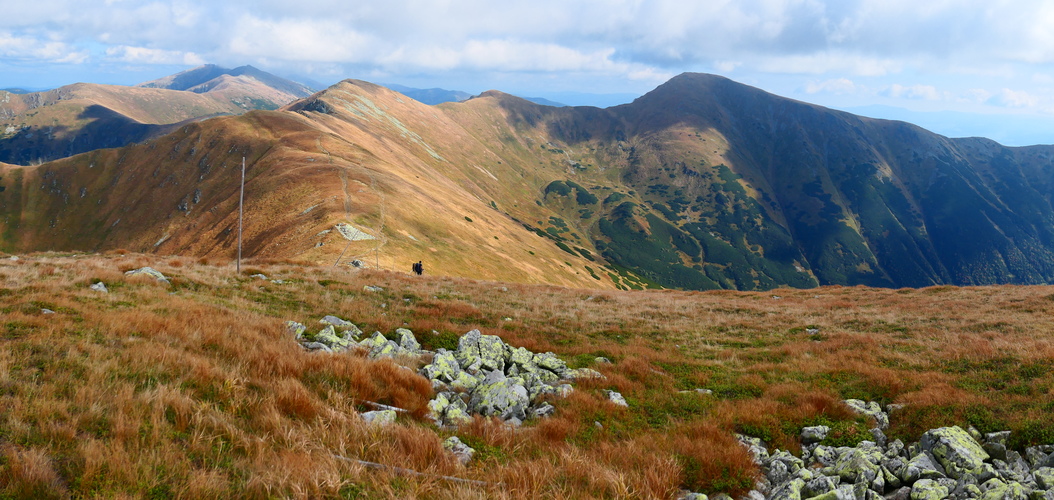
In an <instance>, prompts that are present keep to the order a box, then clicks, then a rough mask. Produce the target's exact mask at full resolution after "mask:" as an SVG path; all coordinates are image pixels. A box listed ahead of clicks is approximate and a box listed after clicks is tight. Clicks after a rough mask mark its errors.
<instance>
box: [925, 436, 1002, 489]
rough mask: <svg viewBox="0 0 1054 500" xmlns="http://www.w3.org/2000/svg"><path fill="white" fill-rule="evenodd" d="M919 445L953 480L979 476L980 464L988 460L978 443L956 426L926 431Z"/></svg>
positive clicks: (986, 454)
mask: <svg viewBox="0 0 1054 500" xmlns="http://www.w3.org/2000/svg"><path fill="white" fill-rule="evenodd" d="M919 444H920V445H921V446H922V449H923V450H926V451H929V452H930V453H932V454H933V456H934V457H935V458H936V459H937V461H938V462H939V463H940V464H941V466H942V467H944V470H945V471H946V473H947V475H948V476H950V477H952V478H955V479H959V478H961V477H963V476H964V475H967V474H970V475H977V474H980V473H981V471H982V464H983V463H984V461H985V460H988V458H989V456H988V453H986V452H985V451H984V449H983V448H981V445H980V443H978V442H977V441H975V440H974V439H973V437H971V436H970V434H969V433H967V432H966V431H965V430H963V429H962V428H961V427H958V426H956V427H941V428H939V429H933V430H930V431H927V432H926V433H925V434H923V435H922V439H921V440H920V441H919Z"/></svg>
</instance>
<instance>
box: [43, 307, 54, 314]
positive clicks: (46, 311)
mask: <svg viewBox="0 0 1054 500" xmlns="http://www.w3.org/2000/svg"><path fill="white" fill-rule="evenodd" d="M40 314H55V311H52V310H51V309H47V308H45V309H41V310H40Z"/></svg>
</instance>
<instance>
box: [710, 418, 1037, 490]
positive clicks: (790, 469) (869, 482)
mask: <svg viewBox="0 0 1054 500" xmlns="http://www.w3.org/2000/svg"><path fill="white" fill-rule="evenodd" d="M846 404H847V405H848V406H849V407H850V408H852V409H854V410H856V411H857V412H859V413H862V414H866V415H868V416H871V417H872V418H874V419H875V421H876V422H877V423H878V427H876V428H874V429H872V435H874V436H875V437H876V439H875V440H874V441H863V442H861V443H860V444H859V445H858V446H856V447H832V446H827V445H825V444H824V440H825V439H826V438H827V434H828V432H829V431H830V429H828V428H827V427H825V426H815V427H806V428H804V429H802V433H801V439H802V457H801V458H798V457H796V456H794V455H792V454H790V453H788V452H786V451H782V450H778V449H777V450H773V451H772V452H770V451H769V450H768V449H767V448H766V447H765V445H764V443H762V442H761V440H759V439H757V438H752V437H749V436H739V438H740V442H741V443H743V445H744V446H746V447H747V448H748V449H749V450H750V451H751V453H752V454H753V456H754V460H755V462H757V463H758V465H759V466H760V467H761V470H762V472H763V473H764V474H765V479H764V480H763V481H761V482H759V483H758V485H757V487H756V489H755V491H752V492H750V494H749V495H748V497H749V498H767V499H781V500H785V499H814V500H850V499H854V500H872V499H873V500H879V499H897V500H909V499H910V500H929V499H934V500H936V499H944V498H952V499H974V498H976V499H986V500H988V499H1020V500H1026V499H1054V446H1037V447H1032V448H1029V449H1027V450H1026V452H1025V455H1024V456H1022V455H1021V454H1019V453H1017V452H1015V451H1012V450H1007V448H1006V439H1007V437H1008V436H1009V434H1010V433H1009V432H995V433H989V434H986V435H981V434H980V433H979V432H977V431H976V430H974V429H973V428H971V429H969V430H964V429H962V428H960V427H942V428H939V429H932V430H930V431H927V432H926V433H925V434H923V435H922V438H921V439H920V440H919V442H918V443H914V444H910V445H905V444H904V443H903V442H901V441H900V440H899V439H898V440H894V441H892V442H888V443H887V442H886V439H885V436H884V434H883V432H882V430H883V429H884V428H885V427H886V426H888V425H889V417H888V414H887V413H886V412H883V411H882V409H881V408H880V407H879V405H878V404H877V403H865V402H862V401H859V400H848V401H846ZM696 498H698V497H696Z"/></svg>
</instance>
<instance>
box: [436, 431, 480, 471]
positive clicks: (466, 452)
mask: <svg viewBox="0 0 1054 500" xmlns="http://www.w3.org/2000/svg"><path fill="white" fill-rule="evenodd" d="M443 449H445V450H447V451H449V452H450V453H453V454H454V456H455V457H457V460H458V462H461V465H468V462H469V461H470V460H472V456H473V455H475V454H476V450H474V449H472V447H470V446H469V445H467V444H465V443H462V442H461V439H459V438H458V437H457V436H450V437H448V438H447V439H446V441H443Z"/></svg>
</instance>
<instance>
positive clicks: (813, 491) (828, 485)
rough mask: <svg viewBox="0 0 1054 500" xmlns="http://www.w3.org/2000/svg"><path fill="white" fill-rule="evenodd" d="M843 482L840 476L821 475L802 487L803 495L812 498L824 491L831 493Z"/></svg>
mask: <svg viewBox="0 0 1054 500" xmlns="http://www.w3.org/2000/svg"><path fill="white" fill-rule="evenodd" d="M840 482H841V480H840V478H838V477H831V476H819V477H816V478H814V479H812V480H810V481H808V482H806V483H805V488H803V489H802V496H804V497H805V498H812V497H815V496H818V495H823V494H824V493H830V492H832V491H835V490H836V489H838V484H839V483H840Z"/></svg>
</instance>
